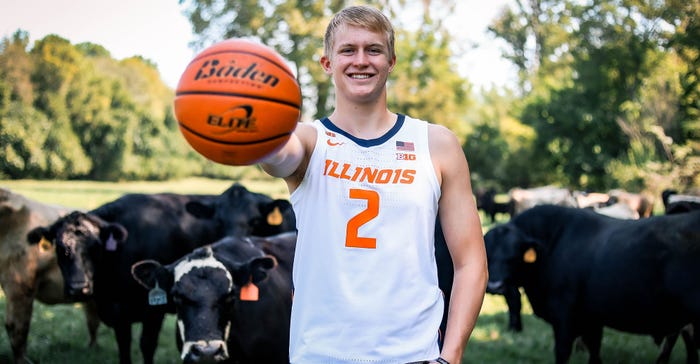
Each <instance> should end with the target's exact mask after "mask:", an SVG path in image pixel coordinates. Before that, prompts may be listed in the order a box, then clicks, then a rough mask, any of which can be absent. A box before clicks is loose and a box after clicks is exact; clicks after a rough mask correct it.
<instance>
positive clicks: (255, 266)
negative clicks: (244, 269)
mask: <svg viewBox="0 0 700 364" xmlns="http://www.w3.org/2000/svg"><path fill="white" fill-rule="evenodd" d="M276 266H277V259H275V257H273V256H271V255H266V256H264V257H262V258H255V259H253V260H252V261H251V262H250V272H251V275H252V281H253V283H258V282H260V281H263V280H264V279H265V278H267V272H268V271H269V270H271V269H273V268H275V267H276Z"/></svg>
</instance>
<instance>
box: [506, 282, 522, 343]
mask: <svg viewBox="0 0 700 364" xmlns="http://www.w3.org/2000/svg"><path fill="white" fill-rule="evenodd" d="M503 296H504V297H505V298H506V304H507V305H508V329H509V330H512V331H516V332H520V331H523V322H522V318H521V316H520V311H521V309H522V302H521V300H520V290H518V287H510V286H509V287H506V289H505V292H503Z"/></svg>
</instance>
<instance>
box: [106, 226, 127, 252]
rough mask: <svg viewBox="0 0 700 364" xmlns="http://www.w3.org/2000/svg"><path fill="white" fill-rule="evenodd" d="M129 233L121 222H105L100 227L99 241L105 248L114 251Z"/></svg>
mask: <svg viewBox="0 0 700 364" xmlns="http://www.w3.org/2000/svg"><path fill="white" fill-rule="evenodd" d="M128 236H129V233H128V232H127V231H126V229H125V228H124V226H122V225H121V224H107V226H105V227H103V228H102V229H100V241H101V242H102V243H103V245H104V248H105V250H107V251H116V250H117V247H118V246H119V245H121V244H123V243H124V242H125V241H126V238H127V237H128Z"/></svg>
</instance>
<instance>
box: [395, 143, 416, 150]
mask: <svg viewBox="0 0 700 364" xmlns="http://www.w3.org/2000/svg"><path fill="white" fill-rule="evenodd" d="M396 150H402V151H404V152H413V151H414V150H415V147H414V145H413V142H402V141H400V140H397V141H396Z"/></svg>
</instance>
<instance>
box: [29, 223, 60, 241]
mask: <svg viewBox="0 0 700 364" xmlns="http://www.w3.org/2000/svg"><path fill="white" fill-rule="evenodd" d="M42 240H43V241H42ZM53 240H54V236H51V231H50V230H49V229H48V228H46V227H43V226H39V227H36V228H34V229H32V230H30V231H29V232H28V233H27V242H29V245H35V244H38V243H42V244H45V243H44V241H47V242H48V243H49V244H53Z"/></svg>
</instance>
